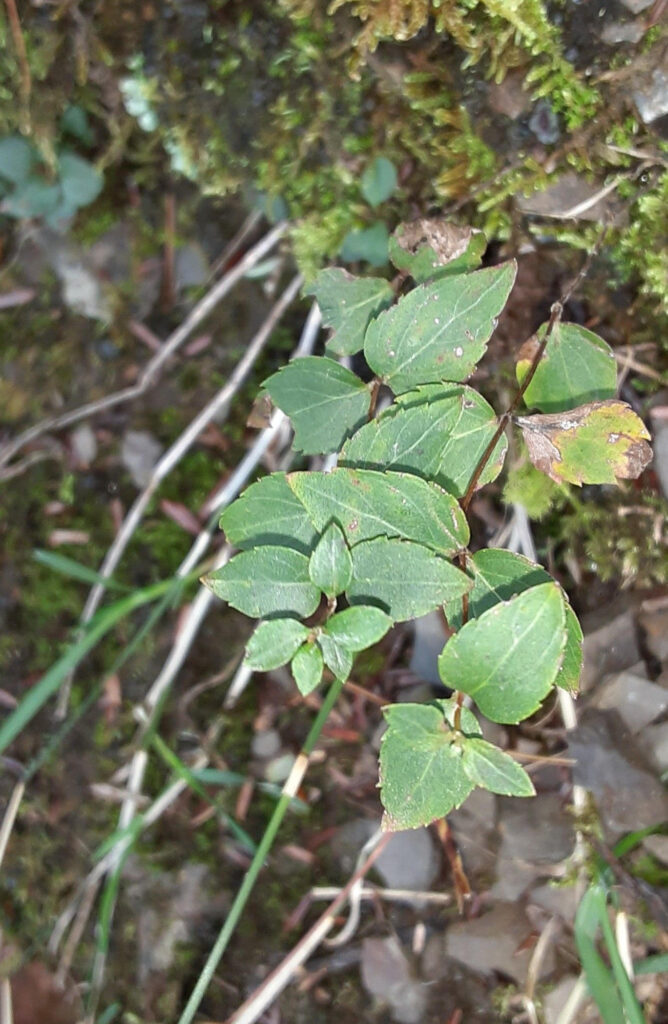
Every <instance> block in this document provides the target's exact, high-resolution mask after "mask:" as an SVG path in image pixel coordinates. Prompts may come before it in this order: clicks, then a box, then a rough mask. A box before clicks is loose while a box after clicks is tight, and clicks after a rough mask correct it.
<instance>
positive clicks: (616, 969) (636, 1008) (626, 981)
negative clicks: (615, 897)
mask: <svg viewBox="0 0 668 1024" xmlns="http://www.w3.org/2000/svg"><path fill="white" fill-rule="evenodd" d="M601 899H602V904H601V907H600V919H601V931H602V932H603V941H604V942H605V945H606V948H607V950H608V956H609V957H610V965H611V967H612V973H613V975H614V978H615V981H616V983H617V988H618V989H619V992H620V994H621V997H622V1003H623V1005H624V1010H625V1013H626V1017H627V1020H628V1022H629V1024H645V1014H644V1013H643V1010H642V1006H641V1005H640V1003H639V1002H638V998H637V996H636V994H635V990H634V988H633V983H632V982H631V979H630V978H629V976H628V974H627V973H626V968H625V967H624V963H623V961H622V958H621V956H620V955H619V947H618V946H617V940H616V939H615V933H614V931H613V930H612V925H611V924H610V919H609V917H608V914H607V910H606V902H607V901H606V896H605V893H603V895H602V897H601Z"/></svg>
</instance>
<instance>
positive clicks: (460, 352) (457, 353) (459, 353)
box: [455, 345, 464, 356]
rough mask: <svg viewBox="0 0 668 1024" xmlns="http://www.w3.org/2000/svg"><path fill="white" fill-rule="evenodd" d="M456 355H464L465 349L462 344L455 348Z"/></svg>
mask: <svg viewBox="0 0 668 1024" xmlns="http://www.w3.org/2000/svg"><path fill="white" fill-rule="evenodd" d="M455 355H456V356H463V355H464V349H463V348H462V347H461V345H458V346H457V348H456V349H455Z"/></svg>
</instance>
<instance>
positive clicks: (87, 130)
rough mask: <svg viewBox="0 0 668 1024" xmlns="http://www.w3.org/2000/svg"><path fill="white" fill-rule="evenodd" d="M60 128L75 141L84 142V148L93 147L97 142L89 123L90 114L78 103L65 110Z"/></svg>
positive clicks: (71, 104)
mask: <svg viewBox="0 0 668 1024" xmlns="http://www.w3.org/2000/svg"><path fill="white" fill-rule="evenodd" d="M60 127H61V129H62V130H63V131H64V132H66V133H67V134H68V135H71V136H72V138H73V139H78V141H79V142H83V144H84V146H91V145H92V144H93V142H94V141H95V139H94V136H93V132H92V131H91V127H90V124H89V121H88V114H87V113H86V111H85V110H84V108H83V107H80V106H79V105H78V104H76V103H70V105H69V106H68V107H66V108H65V110H64V111H63V116H62V117H61V119H60Z"/></svg>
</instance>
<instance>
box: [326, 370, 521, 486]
mask: <svg viewBox="0 0 668 1024" xmlns="http://www.w3.org/2000/svg"><path fill="white" fill-rule="evenodd" d="M496 426H497V419H496V414H495V412H494V410H493V409H492V407H491V406H490V405H488V404H487V402H486V401H485V399H484V398H482V397H481V396H480V395H479V394H478V393H477V392H476V391H474V390H473V389H472V388H469V387H465V386H462V385H452V386H445V387H444V386H443V385H440V384H426V385H423V386H422V387H420V388H417V389H415V390H414V391H409V392H407V393H406V394H404V395H401V396H400V398H399V400H398V402H397V404H395V405H392V406H390V408H389V409H387V410H386V411H385V412H383V413H382V414H381V415H380V416H378V417H377V419H374V420H372V421H371V422H370V423H367V424H366V425H365V426H363V427H361V428H360V429H359V430H358V431H357V432H356V433H355V434H353V436H352V437H351V438H350V439H349V440H348V441H346V443H345V445H344V447H343V450H342V452H341V455H340V457H339V465H345V466H352V467H355V468H363V469H396V470H403V471H405V472H409V473H416V474H417V475H418V476H422V477H425V478H427V479H430V480H433V481H434V482H435V483H437V484H440V485H441V487H444V488H445V489H446V491H448V492H449V493H450V494H454V495H455V496H456V497H458V498H460V497H462V496H463V495H464V494H465V493H466V489H467V487H468V484H469V481H470V479H471V477H472V476H473V473H474V472H475V469H476V467H477V465H478V463H479V461H480V459H481V457H482V455H483V453H484V451H485V449H486V448H487V445H488V444H489V442H490V441H491V439H492V437H493V435H494V431H495V430H496ZM507 447H508V442H507V440H506V438H505V436H503V437H501V438H500V439H499V442H498V444H497V446H496V448H495V449H494V453H493V455H492V457H491V458H490V460H489V462H488V463H487V465H486V467H485V469H484V471H483V473H482V476H481V478H480V481H479V484H478V486H479V487H482V486H483V485H484V484H487V483H489V482H490V481H491V480H494V479H495V478H496V477H497V476H498V474H499V472H500V471H501V467H502V466H503V461H504V458H505V454H506V449H507Z"/></svg>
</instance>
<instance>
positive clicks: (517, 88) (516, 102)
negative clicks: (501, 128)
mask: <svg viewBox="0 0 668 1024" xmlns="http://www.w3.org/2000/svg"><path fill="white" fill-rule="evenodd" d="M487 101H488V103H489V105H490V107H491V108H492V110H493V111H494V112H495V113H497V114H504V115H505V117H509V118H510V119H511V120H512V121H516V120H517V118H518V117H520V115H521V114H523V113H524V112H525V111H526V110H528V108H529V105H530V103H531V97H530V95H529V93H528V92H526V90H525V88H524V76H523V74H522V73H521V72H516V71H515V72H514V71H511V72H510V73H509V74H507V75H506V77H505V78H504V80H503V81H502V82H494V83H493V84H492V85H490V87H489V93H488V95H487Z"/></svg>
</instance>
